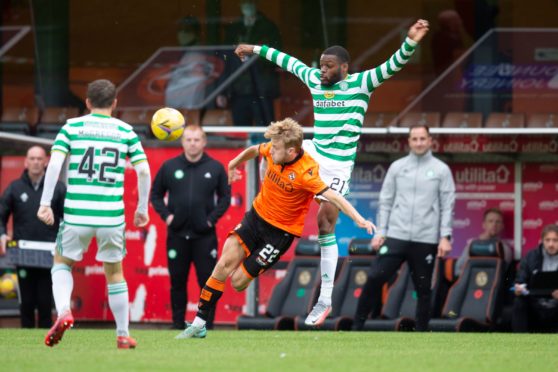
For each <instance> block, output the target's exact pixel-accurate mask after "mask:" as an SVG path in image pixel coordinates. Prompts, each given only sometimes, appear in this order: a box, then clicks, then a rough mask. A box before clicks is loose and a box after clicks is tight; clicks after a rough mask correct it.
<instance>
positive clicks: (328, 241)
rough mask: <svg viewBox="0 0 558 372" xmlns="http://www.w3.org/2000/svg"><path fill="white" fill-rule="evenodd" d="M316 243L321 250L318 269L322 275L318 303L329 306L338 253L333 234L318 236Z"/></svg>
mask: <svg viewBox="0 0 558 372" xmlns="http://www.w3.org/2000/svg"><path fill="white" fill-rule="evenodd" d="M318 242H319V243H320V248H321V261H320V269H321V274H322V285H321V287H320V298H318V301H319V302H322V303H324V304H325V305H326V306H331V294H332V292H333V281H334V280H335V269H336V268H337V258H338V257H339V252H338V248H337V239H336V238H335V234H327V235H320V236H319V237H318Z"/></svg>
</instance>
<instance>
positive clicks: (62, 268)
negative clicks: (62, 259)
mask: <svg viewBox="0 0 558 372" xmlns="http://www.w3.org/2000/svg"><path fill="white" fill-rule="evenodd" d="M50 274H51V276H52V295H53V297H54V305H55V306H56V312H57V313H58V316H60V314H62V313H64V312H66V311H70V304H71V302H70V301H71V298H72V290H73V289H74V278H73V277H72V268H71V267H70V266H68V265H66V264H54V265H53V266H52V269H50Z"/></svg>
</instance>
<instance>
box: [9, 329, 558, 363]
mask: <svg viewBox="0 0 558 372" xmlns="http://www.w3.org/2000/svg"><path fill="white" fill-rule="evenodd" d="M44 334H45V333H44V331H42V330H21V329H0V355H1V356H2V370H6V371H20V370H52V371H57V372H58V371H62V370H73V371H85V370H103V371H109V372H120V371H122V370H134V371H138V370H145V371H159V370H165V371H166V370H182V371H184V370H198V371H288V372H291V371H333V370H335V371H374V372H376V371H402V370H405V371H408V370H412V371H417V370H421V371H432V370H439V371H465V370H490V371H529V370H530V371H533V372H534V371H537V372H538V371H556V370H557V369H558V351H557V342H556V341H558V338H557V336H556V335H514V334H455V333H422V334H420V333H383V332H377V333H376V332H360V333H354V332H275V331H268V332H265V331H221V330H217V331H209V332H208V336H207V338H206V339H189V340H175V339H174V336H175V335H176V332H173V331H166V330H165V331H163V330H134V331H133V336H134V337H135V338H136V339H137V340H138V348H137V349H135V350H117V349H116V341H115V336H114V331H113V330H91V329H72V330H69V331H68V332H67V333H66V334H65V336H64V339H63V340H62V342H61V343H60V344H59V345H57V346H55V347H54V348H48V347H46V346H45V345H44V344H43V337H44ZM4 368H5V369H4Z"/></svg>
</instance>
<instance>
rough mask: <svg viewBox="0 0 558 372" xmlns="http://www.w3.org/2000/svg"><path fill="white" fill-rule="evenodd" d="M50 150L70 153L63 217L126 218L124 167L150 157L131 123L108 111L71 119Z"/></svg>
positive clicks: (113, 221)
mask: <svg viewBox="0 0 558 372" xmlns="http://www.w3.org/2000/svg"><path fill="white" fill-rule="evenodd" d="M52 151H60V152H62V153H64V154H66V155H67V156H69V164H68V187H67V192H66V199H65V202H64V223H66V224H69V225H80V226H95V227H112V226H119V225H122V224H123V223H124V202H123V200H122V196H123V194H124V169H125V167H126V157H127V156H129V157H130V161H131V162H132V164H134V165H135V164H137V163H139V162H141V161H145V160H147V158H146V156H145V153H144V151H143V147H142V145H141V142H140V140H139V138H138V136H137V135H136V134H135V133H134V131H133V129H132V127H131V126H130V125H128V124H126V123H124V122H123V121H121V120H119V119H116V118H112V117H110V116H104V115H98V114H91V115H85V116H82V117H78V118H73V119H69V120H68V121H67V122H66V124H65V125H64V126H63V127H62V129H60V132H59V133H58V135H57V136H56V139H55V141H54V145H53V146H52Z"/></svg>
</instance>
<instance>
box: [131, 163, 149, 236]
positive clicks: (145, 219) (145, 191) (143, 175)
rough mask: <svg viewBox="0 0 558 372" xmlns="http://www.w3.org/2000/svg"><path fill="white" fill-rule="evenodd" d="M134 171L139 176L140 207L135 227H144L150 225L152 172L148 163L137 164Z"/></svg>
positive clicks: (135, 219)
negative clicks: (148, 208) (148, 207)
mask: <svg viewBox="0 0 558 372" xmlns="http://www.w3.org/2000/svg"><path fill="white" fill-rule="evenodd" d="M134 169H135V171H136V174H137V175H138V207H137V208H136V213H135V214H134V226H136V227H144V226H145V225H147V224H148V223H149V214H148V212H147V206H148V203H149V191H150V189H151V171H150V169H149V164H148V163H147V161H141V162H139V163H136V164H135V165H134Z"/></svg>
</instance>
